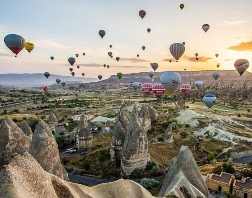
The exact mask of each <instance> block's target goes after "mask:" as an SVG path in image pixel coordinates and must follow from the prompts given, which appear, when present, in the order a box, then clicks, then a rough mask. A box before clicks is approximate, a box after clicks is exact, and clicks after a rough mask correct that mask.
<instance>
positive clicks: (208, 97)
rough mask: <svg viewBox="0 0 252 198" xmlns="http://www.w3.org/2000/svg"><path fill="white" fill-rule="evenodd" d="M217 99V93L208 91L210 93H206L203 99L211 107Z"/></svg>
mask: <svg viewBox="0 0 252 198" xmlns="http://www.w3.org/2000/svg"><path fill="white" fill-rule="evenodd" d="M216 99H217V98H216V95H215V94H214V93H212V92H208V93H206V94H205V96H204V97H203V99H202V101H203V103H204V104H205V105H206V106H207V107H208V108H211V107H212V106H213V105H214V104H215V102H216Z"/></svg>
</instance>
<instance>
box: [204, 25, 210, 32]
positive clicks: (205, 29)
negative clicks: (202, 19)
mask: <svg viewBox="0 0 252 198" xmlns="http://www.w3.org/2000/svg"><path fill="white" fill-rule="evenodd" d="M202 29H203V30H204V32H207V31H208V30H209V29H210V25H209V24H204V25H202Z"/></svg>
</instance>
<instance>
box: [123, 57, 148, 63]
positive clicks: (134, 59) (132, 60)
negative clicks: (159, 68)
mask: <svg viewBox="0 0 252 198" xmlns="http://www.w3.org/2000/svg"><path fill="white" fill-rule="evenodd" d="M120 61H129V62H132V63H144V62H150V61H148V60H145V59H140V58H121V59H120Z"/></svg>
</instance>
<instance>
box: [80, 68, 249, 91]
mask: <svg viewBox="0 0 252 198" xmlns="http://www.w3.org/2000/svg"><path fill="white" fill-rule="evenodd" d="M215 72H218V74H219V75H220V78H219V79H218V80H217V81H215V80H214V79H213V74H214V73H215ZM177 73H179V74H180V75H181V78H182V83H190V82H194V81H196V80H202V81H204V83H205V84H206V85H210V84H213V83H217V82H222V83H235V84H239V83H243V82H244V81H247V82H248V81H249V82H250V83H249V84H250V85H252V83H251V82H252V73H250V72H246V73H244V74H243V75H242V76H240V75H239V74H238V72H237V71H235V70H222V71H215V70H212V71H177ZM159 75H160V72H156V73H155V74H154V76H155V77H154V79H155V80H154V82H160V80H159ZM130 82H139V83H146V82H152V81H151V78H150V77H149V72H142V73H132V74H124V75H123V78H122V79H121V80H120V81H119V80H118V79H117V76H116V75H112V76H111V77H110V78H108V79H105V80H102V81H99V82H91V83H88V84H82V85H81V87H82V88H84V89H85V88H86V89H97V88H99V87H101V89H103V87H104V86H106V87H109V88H116V87H118V86H119V84H124V83H125V84H128V83H130Z"/></svg>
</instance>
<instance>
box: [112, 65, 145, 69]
mask: <svg viewBox="0 0 252 198" xmlns="http://www.w3.org/2000/svg"><path fill="white" fill-rule="evenodd" d="M116 67H120V68H131V69H133V68H135V69H139V68H146V66H135V65H123V66H116Z"/></svg>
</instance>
